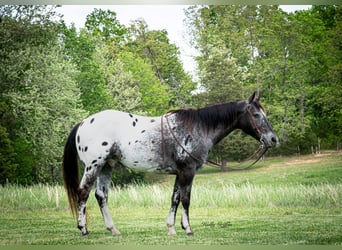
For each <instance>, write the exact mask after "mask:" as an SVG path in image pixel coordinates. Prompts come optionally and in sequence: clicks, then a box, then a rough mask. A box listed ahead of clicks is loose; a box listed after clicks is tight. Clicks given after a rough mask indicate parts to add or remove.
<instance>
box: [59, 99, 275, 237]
mask: <svg viewBox="0 0 342 250" xmlns="http://www.w3.org/2000/svg"><path fill="white" fill-rule="evenodd" d="M235 129H240V130H242V131H243V132H245V133H246V134H248V135H250V136H252V137H254V138H255V139H256V140H258V141H260V142H261V145H262V146H263V147H265V148H271V147H275V146H276V145H277V144H278V138H277V136H276V134H275V133H274V132H273V129H272V126H271V125H270V123H269V121H268V120H267V118H266V114H265V110H264V108H263V107H262V106H261V104H260V95H259V93H256V92H254V93H253V94H252V95H251V96H250V97H249V98H248V99H247V100H239V101H233V102H227V103H221V104H215V105H212V106H207V107H204V108H198V109H178V110H172V111H169V112H168V113H166V114H164V115H162V116H159V117H146V116H140V115H135V114H131V113H125V112H121V111H117V110H105V111H101V112H99V113H96V114H93V115H91V116H89V117H88V118H86V119H85V120H83V121H82V122H80V123H78V124H77V125H76V126H75V127H74V128H73V129H72V130H71V132H70V134H69V136H68V138H67V141H66V144H65V147H64V155H63V166H62V171H63V179H64V186H65V188H66V192H67V195H68V200H69V204H70V208H71V211H72V214H73V215H74V216H76V215H77V216H78V219H77V225H78V228H79V229H80V231H81V233H82V235H83V236H86V235H88V230H87V225H86V203H87V199H88V197H89V193H90V191H91V189H92V187H93V186H94V185H95V187H96V190H95V197H96V200H97V202H98V205H99V207H100V210H101V213H102V216H103V220H104V224H105V227H106V228H107V229H108V230H109V231H110V232H111V233H112V234H113V235H120V231H119V230H118V229H117V228H116V226H115V225H114V222H113V220H112V217H111V215H110V213H109V209H108V204H107V203H108V190H109V189H110V184H111V175H112V171H113V170H114V169H115V168H116V167H118V166H120V167H122V166H123V167H127V168H129V169H132V170H137V171H148V172H158V173H165V174H172V175H175V176H176V177H175V183H174V188H173V193H172V198H171V208H170V210H169V215H168V217H167V221H166V224H167V227H168V230H169V235H175V234H176V230H175V219H176V213H177V208H178V205H179V203H182V216H181V226H182V228H183V229H184V230H185V232H186V234H187V235H192V234H193V233H194V232H193V230H192V228H191V227H190V222H189V205H190V195H191V187H192V182H193V179H194V176H195V173H196V172H197V171H198V170H199V169H200V168H201V167H202V166H203V165H204V164H205V162H206V160H207V158H208V154H209V152H210V150H211V149H212V147H213V146H214V145H215V144H217V143H218V142H219V141H221V140H222V139H223V138H224V137H226V136H227V135H228V134H229V133H230V132H232V131H233V130H235ZM79 165H81V166H79ZM80 167H83V168H84V174H83V176H82V179H81V180H80V174H79V169H80Z"/></svg>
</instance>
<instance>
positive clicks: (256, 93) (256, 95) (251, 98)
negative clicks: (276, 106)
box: [248, 90, 262, 104]
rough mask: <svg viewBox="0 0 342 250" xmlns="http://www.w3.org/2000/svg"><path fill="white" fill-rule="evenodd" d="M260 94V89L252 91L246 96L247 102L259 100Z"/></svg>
mask: <svg viewBox="0 0 342 250" xmlns="http://www.w3.org/2000/svg"><path fill="white" fill-rule="evenodd" d="M261 95H262V92H261V91H259V90H258V91H254V93H253V94H252V95H251V96H250V97H249V98H248V103H249V104H251V103H252V102H254V101H255V102H258V101H260V97H261Z"/></svg>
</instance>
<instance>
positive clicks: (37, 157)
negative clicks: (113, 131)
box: [0, 6, 86, 184]
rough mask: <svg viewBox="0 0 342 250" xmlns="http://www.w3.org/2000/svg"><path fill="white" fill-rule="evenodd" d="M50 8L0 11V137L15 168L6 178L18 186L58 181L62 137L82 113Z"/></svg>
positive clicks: (2, 8) (64, 136)
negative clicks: (12, 151)
mask: <svg viewBox="0 0 342 250" xmlns="http://www.w3.org/2000/svg"><path fill="white" fill-rule="evenodd" d="M53 9H54V7H52V8H49V7H47V6H2V7H1V8H0V10H1V14H2V15H3V16H2V22H1V24H0V33H1V34H2V37H3V39H2V41H1V43H2V46H1V50H0V53H1V57H2V59H3V60H1V62H0V66H1V67H0V68H1V69H0V88H1V100H2V104H3V105H1V106H2V107H4V110H1V116H2V117H5V118H6V120H5V121H2V122H1V127H3V128H5V129H2V132H1V135H2V138H5V139H4V145H5V146H6V147H5V148H7V149H6V150H7V152H8V156H7V158H9V159H11V162H10V163H11V164H12V166H16V168H13V169H12V171H11V174H12V176H11V178H9V180H10V181H12V182H17V183H21V184H31V183H33V182H40V181H41V182H51V181H56V180H58V178H59V172H60V171H59V168H60V164H61V155H62V149H63V144H64V139H65V138H66V136H67V134H68V133H69V129H70V128H71V127H72V126H73V125H74V124H75V123H76V121H78V120H79V119H80V118H81V117H83V116H84V115H85V114H86V113H85V112H84V111H83V110H82V107H81V105H80V103H79V94H78V93H79V89H78V88H77V86H76V84H75V73H76V70H75V68H74V66H73V65H72V64H71V63H70V61H69V60H68V59H67V58H66V57H65V56H64V54H63V52H64V50H63V49H62V46H61V44H60V43H59V42H60V40H59V36H58V34H59V32H60V28H61V26H60V24H59V22H58V21H55V20H54V18H55V17H56V14H55V12H54V11H53ZM6 137H7V139H8V140H6ZM11 147H12V148H14V149H15V150H16V151H15V153H16V154H11V153H10V152H11ZM6 164H7V165H9V163H6ZM13 173H14V176H13ZM7 176H8V175H7ZM6 178H7V177H6ZM1 182H2V183H3V179H2V180H1Z"/></svg>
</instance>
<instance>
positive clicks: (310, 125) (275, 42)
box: [186, 5, 342, 158]
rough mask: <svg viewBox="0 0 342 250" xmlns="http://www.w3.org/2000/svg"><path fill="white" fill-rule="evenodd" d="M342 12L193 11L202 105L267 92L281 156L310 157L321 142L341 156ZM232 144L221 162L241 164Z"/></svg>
mask: <svg viewBox="0 0 342 250" xmlns="http://www.w3.org/2000/svg"><path fill="white" fill-rule="evenodd" d="M340 9H341V8H340V7H339V6H315V7H313V8H312V9H311V10H307V11H298V12H296V13H294V14H287V13H285V12H283V11H282V10H280V9H279V8H278V6H265V5H260V6H243V5H235V6H229V5H225V6H220V5H214V6H192V7H190V8H188V10H187V12H186V15H187V20H186V21H187V25H188V29H189V31H190V33H191V36H192V42H193V44H194V46H196V47H197V48H198V50H199V52H200V54H199V56H198V57H197V58H196V59H197V62H198V66H199V70H200V71H199V76H200V84H201V86H203V87H204V88H203V89H204V91H205V93H204V94H201V95H200V96H199V97H200V98H203V97H204V98H205V102H210V103H213V102H222V101H227V100H232V99H237V98H243V97H244V98H246V96H248V93H251V92H252V91H253V90H255V89H258V90H263V94H264V99H263V100H262V103H263V104H264V106H265V107H266V111H267V114H268V118H269V120H270V121H271V123H272V124H273V127H274V130H275V131H276V133H277V135H278V137H279V139H280V143H281V148H278V149H277V150H272V152H273V153H276V154H279V153H280V152H281V153H286V154H289V153H290V154H291V153H295V152H298V151H300V152H308V151H310V148H311V147H314V146H316V145H317V141H320V138H324V139H322V141H324V146H328V144H327V143H326V142H327V141H330V142H331V145H330V146H328V148H333V147H334V146H333V144H335V147H336V145H337V148H339V145H340V142H341V137H340V135H341V133H340V130H341V124H340V122H339V121H340V120H341V119H340V113H341V112H340V111H341V108H340V106H341V102H340V99H341V98H340V97H341V93H340V88H339V87H338V86H337V83H338V84H341V79H342V78H341V76H340V72H341V65H340V62H341V53H340V51H341V46H340V41H341V39H340V34H341V30H340V29H341V25H340V23H341V19H340V12H341V11H340ZM328 20H334V21H328ZM337 40H338V41H339V42H337ZM333 44H334V45H333ZM330 50H331V52H329V51H330ZM329 77H333V79H332V78H329ZM328 78H329V80H328ZM328 93H329V94H328ZM201 102H202V101H201ZM323 127H325V129H324V128H323ZM332 138H334V139H332ZM239 139H240V138H238V137H234V138H232V143H233V142H235V143H237V144H239V142H240V141H239ZM225 143H228V142H227V140H225V141H224V143H223V144H221V145H220V146H219V147H222V146H223V148H221V149H219V151H220V152H221V153H220V154H221V157H222V158H227V157H228V158H230V157H232V156H235V154H232V153H230V152H229V151H227V150H233V149H232V148H231V147H227V146H225V145H224V144H225ZM224 148H226V149H224ZM246 152H248V151H246ZM272 152H271V153H272Z"/></svg>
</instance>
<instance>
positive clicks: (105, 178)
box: [95, 162, 121, 235]
mask: <svg viewBox="0 0 342 250" xmlns="http://www.w3.org/2000/svg"><path fill="white" fill-rule="evenodd" d="M112 165H113V162H109V164H106V165H104V167H103V168H102V170H101V172H100V174H99V176H98V178H97V182H96V191H95V197H96V200H97V202H98V204H99V207H100V210H101V213H102V217H103V220H104V224H105V226H106V228H107V230H109V231H110V232H111V233H112V234H113V235H120V234H121V233H120V231H119V230H118V229H117V228H116V227H115V225H114V222H113V220H112V217H111V215H110V213H109V208H108V190H109V187H110V183H111V177H112V171H113V168H112Z"/></svg>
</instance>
